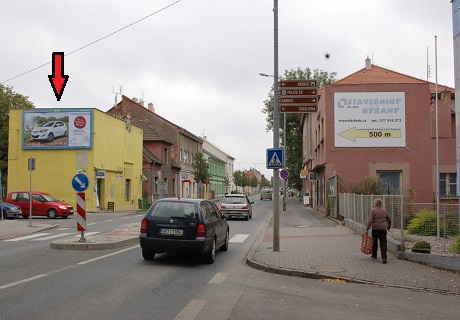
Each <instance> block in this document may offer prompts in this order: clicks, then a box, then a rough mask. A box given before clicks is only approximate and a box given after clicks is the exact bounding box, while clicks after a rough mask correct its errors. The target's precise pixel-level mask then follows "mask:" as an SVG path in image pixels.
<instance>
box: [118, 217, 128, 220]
mask: <svg viewBox="0 0 460 320" xmlns="http://www.w3.org/2000/svg"><path fill="white" fill-rule="evenodd" d="M129 218H131V217H121V218H120V220H124V219H129Z"/></svg>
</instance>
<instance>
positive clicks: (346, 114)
mask: <svg viewBox="0 0 460 320" xmlns="http://www.w3.org/2000/svg"><path fill="white" fill-rule="evenodd" d="M334 128H335V133H334V138H335V139H334V140H335V146H336V147H364V148H366V147H368V148H371V147H374V148H375V147H405V146H406V102H405V94H404V92H336V93H334Z"/></svg>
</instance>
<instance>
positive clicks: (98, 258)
mask: <svg viewBox="0 0 460 320" xmlns="http://www.w3.org/2000/svg"><path fill="white" fill-rule="evenodd" d="M138 247H139V245H137V246H133V247H129V248H126V249H123V250H120V251H117V252H112V253H109V254H106V255H104V256H100V257H97V258H94V259H89V260H86V261H82V262H79V263H77V264H79V265H84V264H87V263H91V262H94V261H97V260H101V259H104V258H108V257H111V256H114V255H116V254H119V253H122V252H125V251H128V250H132V249H136V248H138Z"/></svg>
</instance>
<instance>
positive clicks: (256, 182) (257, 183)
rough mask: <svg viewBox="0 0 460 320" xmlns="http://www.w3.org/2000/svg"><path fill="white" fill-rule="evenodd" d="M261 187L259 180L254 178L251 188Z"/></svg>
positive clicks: (250, 184) (250, 182)
mask: <svg viewBox="0 0 460 320" xmlns="http://www.w3.org/2000/svg"><path fill="white" fill-rule="evenodd" d="M258 185H259V181H258V180H257V177H255V176H254V177H252V179H251V181H249V186H251V187H253V188H256V187H257V186H258Z"/></svg>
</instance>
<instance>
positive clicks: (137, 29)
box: [0, 0, 454, 177]
mask: <svg viewBox="0 0 460 320" xmlns="http://www.w3.org/2000/svg"><path fill="white" fill-rule="evenodd" d="M273 5H274V1H272V0H130V1H116V0H115V1H114V0H79V1H65V0H40V1H36V0H2V5H1V10H0V30H1V32H0V44H1V46H0V48H1V50H0V83H2V84H3V85H7V86H10V87H12V89H13V91H15V92H17V93H20V94H22V95H24V96H27V97H29V100H30V101H32V102H33V103H34V105H35V107H36V108H97V109H99V110H101V111H107V110H109V109H110V108H111V107H112V106H113V105H114V103H115V97H116V93H119V92H120V88H121V92H122V94H124V95H126V96H127V97H129V98H143V100H144V101H145V103H146V104H147V103H149V102H152V103H154V107H155V112H156V113H158V114H159V115H160V116H162V117H164V118H166V119H168V120H169V121H171V122H173V123H175V124H177V125H179V126H181V127H183V128H185V129H187V130H188V131H190V132H192V133H194V134H195V135H197V136H201V137H202V136H206V138H207V139H208V140H209V141H210V142H211V143H213V144H214V145H216V146H218V147H219V148H220V149H221V150H223V151H225V152H226V153H227V154H229V155H231V156H232V157H234V158H235V166H234V167H235V170H248V169H250V168H255V169H257V170H258V171H260V172H261V173H262V174H264V175H265V176H266V177H271V176H272V170H270V169H266V161H267V160H266V154H267V151H266V150H267V149H268V148H273V132H272V131H270V132H267V131H266V124H267V122H266V119H265V118H266V116H265V114H263V113H262V109H263V107H264V104H263V102H264V100H266V99H267V97H268V94H269V92H270V89H271V87H272V85H273V78H271V77H261V76H260V75H259V73H266V74H271V75H273V74H274V73H275V70H274V14H273ZM435 36H436V39H437V40H436V43H437V46H435ZM435 48H437V50H435ZM435 51H436V52H437V59H435ZM53 52H64V54H65V57H64V73H65V74H66V75H68V76H69V80H68V82H67V84H66V87H65V89H64V92H63V94H62V97H61V99H60V101H57V99H56V96H55V94H54V92H53V90H52V88H51V85H50V82H49V79H48V75H50V74H51V73H52V66H51V58H52V53H53ZM366 57H369V58H371V59H372V63H373V64H375V65H378V66H380V67H383V68H387V69H391V70H394V71H397V72H400V73H403V74H407V75H410V76H413V77H416V78H420V79H424V80H426V79H427V65H429V66H430V70H431V74H430V76H429V78H428V80H429V81H431V82H436V73H437V79H438V83H439V84H440V85H447V86H449V87H454V60H453V32H452V4H451V3H450V0H349V1H344V0H328V1H317V0H316V1H313V0H279V1H278V63H279V67H278V72H279V74H280V75H282V74H283V73H284V71H285V70H290V69H297V68H301V69H305V68H310V69H311V70H315V69H318V70H323V71H326V72H329V73H331V72H336V73H337V76H336V78H337V79H341V78H344V77H346V76H348V75H349V74H351V73H354V72H356V71H358V70H360V69H362V68H364V63H365V59H366ZM436 62H437V63H436ZM436 65H437V68H436ZM436 71H437V72H436ZM118 101H120V96H119V95H118ZM281 121H282V116H281Z"/></svg>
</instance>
